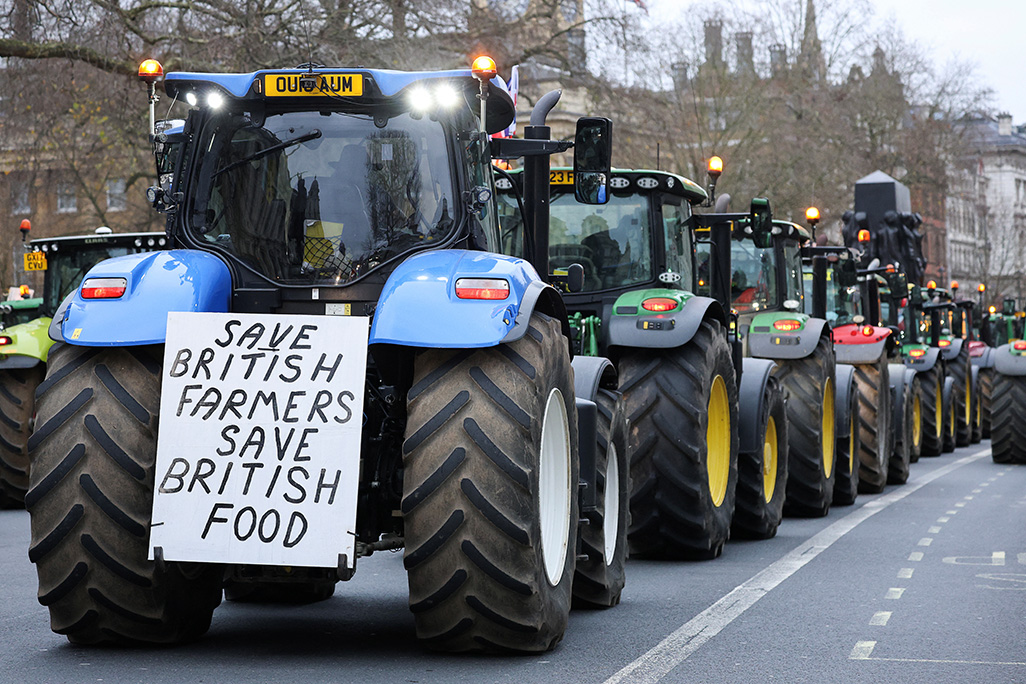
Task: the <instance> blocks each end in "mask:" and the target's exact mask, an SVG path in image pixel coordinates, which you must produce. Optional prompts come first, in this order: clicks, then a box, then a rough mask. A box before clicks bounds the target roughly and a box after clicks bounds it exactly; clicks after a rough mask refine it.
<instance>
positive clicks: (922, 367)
mask: <svg viewBox="0 0 1026 684" xmlns="http://www.w3.org/2000/svg"><path fill="white" fill-rule="evenodd" d="M938 359H940V349H938V348H937V347H930V348H929V349H927V350H926V353H925V354H923V355H922V356H920V357H919V358H918V359H917V358H914V357H912V356H906V357H905V359H904V362H905V366H907V367H908V368H911V369H912V370H914V371H915V372H917V373H925V372H926V371H928V370H930V369H932V368H933V367H934V366H936V365H937V360H938Z"/></svg>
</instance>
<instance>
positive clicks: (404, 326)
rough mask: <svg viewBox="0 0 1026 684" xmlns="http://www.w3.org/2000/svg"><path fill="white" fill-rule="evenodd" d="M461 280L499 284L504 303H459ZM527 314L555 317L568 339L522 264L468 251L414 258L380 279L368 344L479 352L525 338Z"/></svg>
mask: <svg viewBox="0 0 1026 684" xmlns="http://www.w3.org/2000/svg"><path fill="white" fill-rule="evenodd" d="M461 278H479V279H489V280H492V279H494V280H504V281H505V282H506V283H507V284H508V285H509V294H508V296H507V297H506V298H505V299H460V298H459V297H457V296H456V281H457V280H459V279H461ZM535 310H538V311H541V312H542V313H546V314H548V315H550V316H555V317H556V318H558V319H559V320H560V322H561V325H562V328H563V334H564V335H565V336H567V338H568V339H569V336H570V325H569V322H568V321H567V319H566V314H565V311H566V310H565V308H564V307H563V304H562V299H561V298H560V296H559V293H558V292H556V290H555V288H553V287H552V286H550V285H546V284H545V283H543V282H542V281H541V279H540V278H539V277H538V274H537V273H536V272H535V270H534V268H533V267H532V266H531V265H530V264H529V263H528V262H526V261H524V260H523V259H517V258H515V257H509V256H503V255H500V254H492V253H489V252H474V251H469V250H459V249H450V250H435V251H430V252H421V253H419V254H414V255H413V256H411V257H410V258H408V259H406V260H405V261H404V262H402V263H401V264H399V266H397V267H396V269H395V270H394V271H392V274H391V275H390V276H389V277H388V281H387V282H386V283H385V287H384V289H383V290H382V292H381V296H380V297H379V298H378V304H377V307H376V308H375V312H374V320H373V323H372V324H371V333H370V344H396V345H400V346H405V347H428V348H443V349H444V348H463V349H471V348H482V347H494V346H495V345H497V344H499V343H501V342H513V341H515V340H518V339H520V338H521V337H523V336H524V334H525V333H526V332H527V327H528V322H529V321H530V318H531V313H532V312H534V311H535Z"/></svg>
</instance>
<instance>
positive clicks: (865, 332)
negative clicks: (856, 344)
mask: <svg viewBox="0 0 1026 684" xmlns="http://www.w3.org/2000/svg"><path fill="white" fill-rule="evenodd" d="M874 332H875V331H874V330H873V326H871V325H867V326H864V327H863V328H862V334H863V335H865V336H866V337H872V336H873V333H874Z"/></svg>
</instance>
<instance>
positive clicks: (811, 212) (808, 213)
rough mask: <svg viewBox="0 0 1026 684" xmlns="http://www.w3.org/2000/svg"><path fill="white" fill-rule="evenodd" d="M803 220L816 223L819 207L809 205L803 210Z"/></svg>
mask: <svg viewBox="0 0 1026 684" xmlns="http://www.w3.org/2000/svg"><path fill="white" fill-rule="evenodd" d="M805 220H806V221H808V222H809V223H811V224H812V225H816V224H817V223H818V222H819V209H817V208H816V207H809V208H808V209H806V210H805Z"/></svg>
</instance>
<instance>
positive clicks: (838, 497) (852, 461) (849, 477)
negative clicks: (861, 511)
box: [832, 382, 862, 506]
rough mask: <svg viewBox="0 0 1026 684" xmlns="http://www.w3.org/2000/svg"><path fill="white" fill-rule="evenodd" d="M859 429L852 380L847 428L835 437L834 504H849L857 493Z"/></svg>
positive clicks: (860, 442) (857, 404)
mask: <svg viewBox="0 0 1026 684" xmlns="http://www.w3.org/2000/svg"><path fill="white" fill-rule="evenodd" d="M861 437H862V431H861V430H860V429H859V384H858V383H857V382H852V387H851V392H849V393H848V430H847V432H845V434H844V435H843V436H842V435H839V436H838V439H837V452H836V453H837V459H836V463H837V465H836V466H835V467H836V470H837V474H836V475H835V476H834V502H833V504H832V505H834V506H850V505H852V504H853V503H855V499H856V498H857V497H858V494H859V452H861V450H862V440H861Z"/></svg>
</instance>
